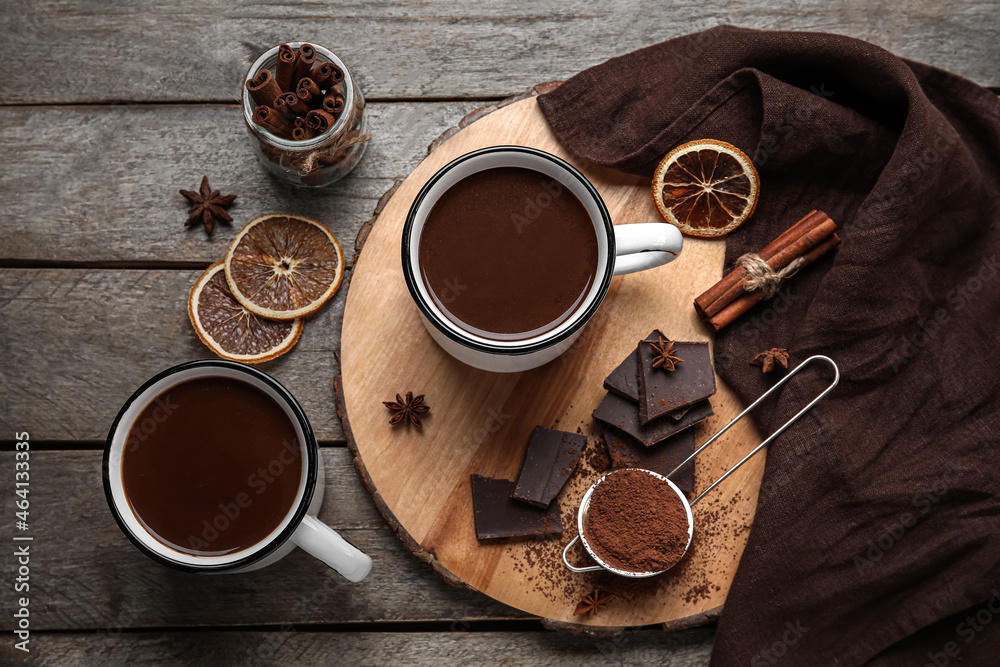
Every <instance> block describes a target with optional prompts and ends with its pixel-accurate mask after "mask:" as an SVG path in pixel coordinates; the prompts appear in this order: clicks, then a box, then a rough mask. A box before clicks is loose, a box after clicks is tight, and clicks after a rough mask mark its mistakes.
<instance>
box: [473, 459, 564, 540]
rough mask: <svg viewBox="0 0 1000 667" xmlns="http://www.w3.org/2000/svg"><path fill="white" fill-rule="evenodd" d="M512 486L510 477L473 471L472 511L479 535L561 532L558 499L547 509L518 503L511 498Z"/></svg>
mask: <svg viewBox="0 0 1000 667" xmlns="http://www.w3.org/2000/svg"><path fill="white" fill-rule="evenodd" d="M513 489H514V482H511V481H510V480H506V479H491V478H489V477H483V476H481V475H472V514H473V517H474V519H475V522H476V537H477V538H478V539H480V540H494V539H497V538H500V537H524V536H526V535H559V534H561V533H562V529H563V525H562V517H561V516H560V514H559V503H558V502H553V503H552V504H551V505H549V508H548V509H547V510H541V509H537V508H535V507H531V506H529V505H524V504H522V503H516V502H514V501H513V500H511V499H510V492H511V491H513Z"/></svg>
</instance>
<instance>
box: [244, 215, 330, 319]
mask: <svg viewBox="0 0 1000 667" xmlns="http://www.w3.org/2000/svg"><path fill="white" fill-rule="evenodd" d="M343 279H344V250H343V249H342V248H341V247H340V241H338V240H337V237H336V236H334V235H333V233H332V232H331V231H330V230H329V229H327V228H326V226H324V225H323V224H322V223H320V222H316V221H315V220H313V219H311V218H306V217H303V216H301V215H288V214H285V213H268V214H266V215H262V216H259V217H256V218H254V219H253V220H251V221H250V222H248V223H247V224H246V226H245V227H244V228H243V229H241V230H240V232H239V234H237V235H236V238H234V239H233V242H232V243H231V244H230V245H229V252H227V253H226V280H227V281H229V289H231V290H232V291H233V296H234V297H236V300H237V301H239V302H240V303H241V304H243V306H244V307H245V308H246V309H247V310H249V311H250V312H252V313H256V314H257V315H260V316H261V317H267V318H271V319H275V320H292V319H295V318H297V317H302V316H304V315H308V314H309V313H314V312H316V311H317V310H319V308H320V306H322V305H323V304H324V303H326V302H327V300H328V299H329V298H330V297H332V296H333V295H334V294H335V293H336V292H337V288H338V287H340V283H341V281H342V280H343Z"/></svg>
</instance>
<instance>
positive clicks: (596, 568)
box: [562, 535, 604, 572]
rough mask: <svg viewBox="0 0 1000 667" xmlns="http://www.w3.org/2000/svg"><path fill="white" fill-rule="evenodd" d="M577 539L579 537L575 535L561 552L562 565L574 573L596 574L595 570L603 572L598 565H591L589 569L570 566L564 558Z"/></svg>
mask: <svg viewBox="0 0 1000 667" xmlns="http://www.w3.org/2000/svg"><path fill="white" fill-rule="evenodd" d="M579 539H580V536H579V535H577V536H576V537H574V538H573V539H572V540H570V541H569V544H567V545H566V547H565V548H564V549H563V550H562V559H563V565H565V566H566V567H568V568H569V569H571V570H573V571H574V572H596V571H597V570H603V569H604V568H603V567H601V566H600V565H591V566H590V567H576V566H575V565H571V564H570V562H569V559H568V558H567V557H566V554H567V553H568V552H569V548H570V547H571V546H573V545H574V544H576V542H577V540H579Z"/></svg>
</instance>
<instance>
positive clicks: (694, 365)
mask: <svg viewBox="0 0 1000 667" xmlns="http://www.w3.org/2000/svg"><path fill="white" fill-rule="evenodd" d="M669 342H670V341H669V339H667V338H666V337H665V336H664V335H663V334H662V333H661V332H660V331H659V330H656V331H653V333H651V334H650V335H649V336H647V337H646V338H645V339H644V340H642V341H640V342H639V345H638V346H637V347H636V349H635V350H634V351H633V352H632V353H631V354H629V355H628V356H627V357H626V358H625V360H624V361H622V363H621V364H619V365H618V367H617V368H615V370H614V371H612V372H611V374H610V375H609V376H608V377H607V379H606V380H604V388H605V389H607V390H608V393H607V395H606V396H605V397H604V399H603V400H602V401H601V403H600V405H598V406H597V409H596V410H594V418H595V419H597V421H599V422H600V423H601V429H602V430H603V432H604V440H605V442H606V443H607V447H608V454H609V455H610V457H611V464H612V466H613V467H615V468H645V469H646V470H652V471H654V472H658V473H660V474H663V475H667V474H669V473H671V472H672V471H673V470H674V469H675V468H676V467H677V466H678V465H680V463H682V462H683V461H684V460H685V459H687V458H688V457H689V456H690V455H691V454H692V453H693V452H694V449H695V441H694V429H693V428H691V427H692V426H694V425H695V424H697V423H698V422H701V421H704V420H705V419H707V418H708V417H710V416H711V415H712V414H713V413H712V406H711V404H710V403H709V401H708V397H709V396H712V395H713V394H715V391H716V387H715V371H714V370H713V368H712V357H711V354H710V353H709V349H708V343H700V342H695V343H681V342H674V343H673V357H675V358H677V359H680V360H681V361H676V362H673V361H667V363H663V361H664V360H663V358H662V354H661V351H662V350H663V348H664V345H665V344H668V343H669ZM657 362H659V363H657ZM671 366H673V370H669V368H670V367H671ZM671 481H672V482H674V483H675V484H676V485H677V486H678V488H680V489H681V491H684V492H685V493H687V494H690V493H691V492H692V491H693V490H694V463H693V462H692V463H689V464H688V465H686V466H685V467H684V468H682V469H681V470H680V471H678V472H677V474H676V475H674V476H673V477H671Z"/></svg>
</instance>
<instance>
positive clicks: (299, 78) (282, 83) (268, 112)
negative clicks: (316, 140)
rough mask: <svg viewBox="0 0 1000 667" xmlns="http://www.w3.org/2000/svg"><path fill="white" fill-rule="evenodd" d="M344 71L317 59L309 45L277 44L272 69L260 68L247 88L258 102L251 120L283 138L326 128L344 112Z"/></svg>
mask: <svg viewBox="0 0 1000 667" xmlns="http://www.w3.org/2000/svg"><path fill="white" fill-rule="evenodd" d="M343 81H344V72H343V71H342V70H341V69H340V68H339V67H337V66H336V65H334V64H333V63H330V62H325V61H322V60H319V59H318V58H317V54H316V48H315V47H314V46H313V45H312V44H303V45H302V46H300V47H299V48H298V50H295V49H292V47H290V46H289V45H288V44H282V45H281V46H279V47H278V62H277V65H275V68H274V72H272V71H271V70H269V69H262V70H260V71H259V72H257V75H256V76H254V77H253V78H252V79H249V80H247V82H246V87H247V91H248V92H249V93H250V96H251V97H252V98H253V101H254V102H255V103H256V104H257V106H256V108H255V109H254V111H253V122H254V123H256V124H257V125H260V126H261V127H263V128H264V129H265V130H267V131H268V132H270V133H271V134H274V135H277V136H279V137H281V138H282V139H291V140H293V141H305V140H307V139H312V138H313V137H316V136H318V135H320V134H323V133H324V132H326V131H327V130H329V129H330V128H331V127H332V126H333V124H334V123H336V122H337V119H338V118H339V117H340V114H341V113H342V112H343V111H344V104H345V102H344V93H343V91H342V90H341V89H340V84H341V83H343Z"/></svg>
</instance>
